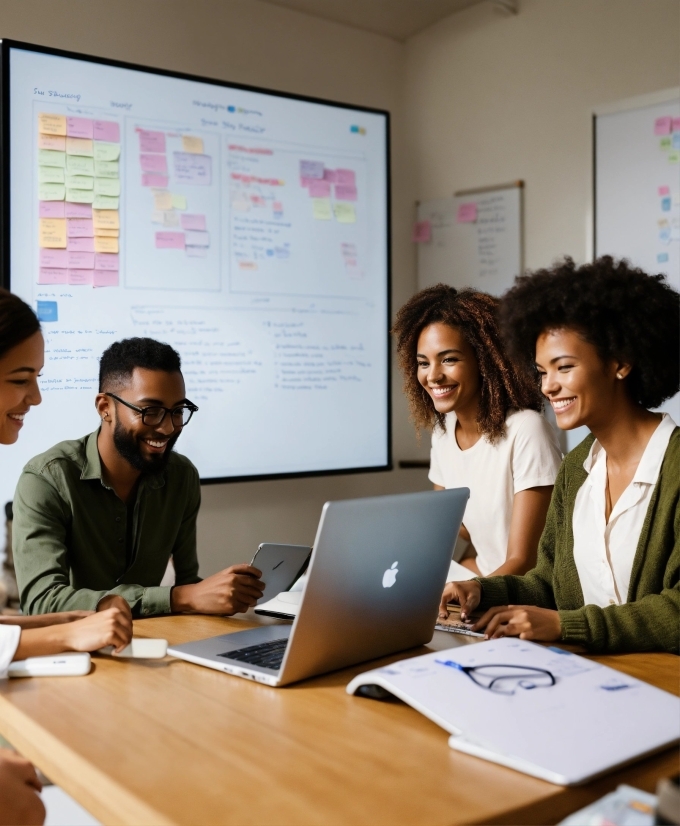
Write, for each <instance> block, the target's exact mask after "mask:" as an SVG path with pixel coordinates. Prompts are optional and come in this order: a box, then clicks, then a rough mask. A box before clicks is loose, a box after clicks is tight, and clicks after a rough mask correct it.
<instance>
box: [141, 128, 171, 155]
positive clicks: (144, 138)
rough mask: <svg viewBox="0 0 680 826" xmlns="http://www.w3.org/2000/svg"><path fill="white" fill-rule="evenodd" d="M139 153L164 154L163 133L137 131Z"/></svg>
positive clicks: (144, 130) (145, 130)
mask: <svg viewBox="0 0 680 826" xmlns="http://www.w3.org/2000/svg"><path fill="white" fill-rule="evenodd" d="M139 151H140V152H161V153H164V152H165V133H164V132H150V131H148V130H147V129H140V130H139Z"/></svg>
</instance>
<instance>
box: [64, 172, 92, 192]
mask: <svg viewBox="0 0 680 826" xmlns="http://www.w3.org/2000/svg"><path fill="white" fill-rule="evenodd" d="M66 186H67V187H68V188H69V189H94V178H91V177H90V176H89V175H67V176H66Z"/></svg>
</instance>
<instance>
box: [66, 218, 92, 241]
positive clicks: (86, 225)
mask: <svg viewBox="0 0 680 826" xmlns="http://www.w3.org/2000/svg"><path fill="white" fill-rule="evenodd" d="M66 234H67V235H68V237H69V238H93V237H94V228H93V226H92V218H69V220H68V221H67V222H66Z"/></svg>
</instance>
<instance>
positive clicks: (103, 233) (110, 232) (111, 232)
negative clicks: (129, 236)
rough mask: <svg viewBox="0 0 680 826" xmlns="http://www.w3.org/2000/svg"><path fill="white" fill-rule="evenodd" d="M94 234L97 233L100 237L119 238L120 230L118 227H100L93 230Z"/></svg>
mask: <svg viewBox="0 0 680 826" xmlns="http://www.w3.org/2000/svg"><path fill="white" fill-rule="evenodd" d="M95 235H98V236H99V237H100V238H119V237H120V230H119V229H101V227H99V228H97V229H96V230H95Z"/></svg>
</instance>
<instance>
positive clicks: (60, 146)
mask: <svg viewBox="0 0 680 826" xmlns="http://www.w3.org/2000/svg"><path fill="white" fill-rule="evenodd" d="M38 149H54V150H55V151H56V152H64V151H65V150H66V138H65V137H64V136H63V135H43V134H40V135H38Z"/></svg>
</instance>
